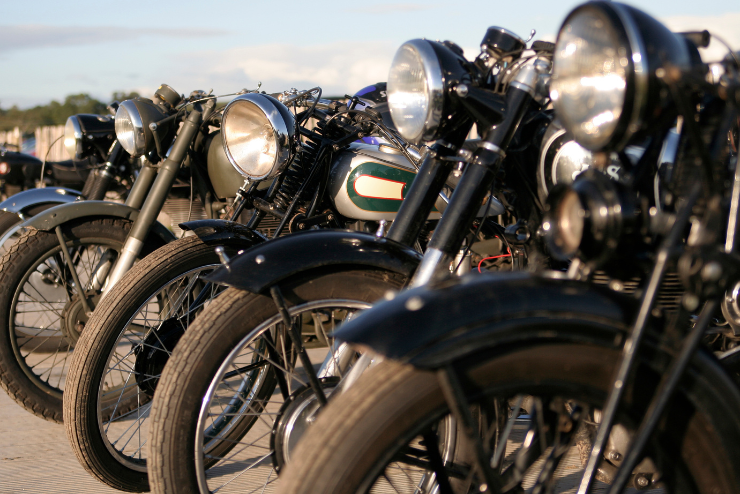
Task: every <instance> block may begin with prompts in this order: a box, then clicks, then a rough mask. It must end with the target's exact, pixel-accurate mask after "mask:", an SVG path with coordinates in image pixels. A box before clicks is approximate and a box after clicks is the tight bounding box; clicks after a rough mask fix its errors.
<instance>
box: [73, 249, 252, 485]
mask: <svg viewBox="0 0 740 494" xmlns="http://www.w3.org/2000/svg"><path fill="white" fill-rule="evenodd" d="M237 250H238V248H237V247H228V246H227V247H226V251H227V254H228V255H235V254H236V252H237ZM218 266H220V264H219V259H218V256H217V255H216V253H215V252H214V247H213V246H211V245H209V244H206V243H204V242H203V241H202V240H201V239H199V238H198V237H197V236H190V237H186V238H183V239H180V240H176V241H174V242H172V243H169V244H167V245H165V246H164V247H161V248H160V249H158V250H156V251H155V252H153V253H152V254H151V255H149V256H147V257H146V258H145V259H144V260H142V261H141V262H139V263H138V264H137V265H136V266H134V268H133V269H131V271H129V272H128V273H126V275H125V276H124V277H123V278H122V279H121V280H120V282H119V283H118V284H116V286H115V287H114V288H113V289H112V290H111V291H110V293H108V294H106V296H105V298H104V299H103V301H101V303H100V304H99V305H98V307H96V309H95V313H94V314H93V316H92V318H91V319H90V321H89V322H88V323H87V325H86V327H85V332H84V333H83V335H82V336H81V337H80V340H79V341H78V344H77V346H76V347H75V352H74V356H73V358H72V363H71V364H70V370H69V374H68V376H67V386H66V389H65V392H64V423H65V427H66V430H67V437H68V438H69V441H70V444H71V445H72V449H73V450H74V452H75V454H76V455H77V459H78V460H79V461H80V463H81V464H82V465H83V466H84V467H85V469H86V470H87V471H88V472H90V474H92V475H93V476H94V477H96V478H97V479H98V480H100V481H102V482H104V483H106V484H108V485H110V486H113V487H115V488H117V489H119V490H125V491H131V492H142V491H147V490H149V483H148V480H147V474H146V458H145V455H144V453H146V451H145V450H144V449H143V448H142V446H143V441H142V440H139V437H141V438H142V439H143V440H146V430H147V428H148V411H149V407H150V406H151V401H150V398H151V397H150V394H151V389H150V388H149V387H148V385H149V384H152V387H154V386H155V385H156V384H155V383H154V380H155V379H158V377H159V376H158V375H149V374H147V376H146V377H144V376H142V373H140V372H137V368H136V361H137V356H138V354H137V353H134V352H135V351H136V349H137V348H144V347H145V345H146V339H145V338H146V335H151V334H153V331H154V328H159V327H161V321H162V320H163V317H162V314H161V313H162V312H166V315H169V314H170V313H171V312H172V310H173V307H172V306H171V305H169V304H167V301H172V300H173V299H174V300H175V301H177V300H178V299H180V295H183V294H184V293H185V292H183V290H182V287H183V286H185V287H189V289H188V290H187V294H188V295H187V296H185V298H184V299H183V300H182V303H181V304H180V305H178V307H175V309H176V310H177V311H178V312H179V311H181V310H187V308H188V306H189V305H190V303H191V302H192V298H193V294H197V293H198V292H199V290H200V289H201V288H202V286H203V283H202V282H199V281H198V279H199V278H200V277H201V276H203V275H205V274H207V273H209V272H211V271H212V270H213V269H214V268H215V267H218ZM220 291H221V290H220V289H213V290H212V291H211V293H210V296H209V298H207V299H206V302H210V300H211V299H212V298H213V297H215V296H217V295H218V293H220ZM200 307H201V308H202V305H201V306H200ZM197 310H201V309H197ZM149 311H157V312H156V313H154V314H150V312H149ZM191 314H192V313H191ZM165 318H166V317H165ZM142 326H143V327H144V328H145V330H142V329H140V328H141V327H142ZM187 326H188V324H187V318H186V322H185V323H184V327H185V328H187ZM142 333H145V334H142ZM150 338H151V337H150ZM167 346H168V347H169V345H167ZM161 354H162V355H161V357H160V355H159V354H157V355H156V357H157V358H161V359H162V360H163V361H166V352H161ZM116 374H119V375H118V377H117V378H116ZM112 379H116V380H117V383H134V384H133V385H132V386H128V385H124V386H123V387H121V385H120V384H118V385H112V383H110V382H109V381H110V380H112ZM140 381H141V382H142V383H143V385H145V386H147V388H146V391H144V390H143V388H142V387H141V386H139V385H137V384H136V383H139V382H140ZM105 385H108V386H109V387H108V388H107V389H106V388H104V386H105ZM126 388H128V389H126ZM101 390H103V391H101ZM110 396H113V397H114V398H116V400H115V402H113V400H111V399H106V398H107V397H110ZM114 403H115V404H114ZM111 406H114V407H115V410H116V411H115V412H110V407H111ZM105 407H109V408H108V410H105V409H104V408H105ZM142 431H143V434H142ZM121 434H123V435H121ZM114 444H115V445H118V444H125V445H126V446H125V447H124V448H119V447H117V446H114ZM132 452H133V453H132Z"/></svg>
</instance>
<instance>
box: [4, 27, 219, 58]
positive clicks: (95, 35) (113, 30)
mask: <svg viewBox="0 0 740 494" xmlns="http://www.w3.org/2000/svg"><path fill="white" fill-rule="evenodd" d="M220 34H224V33H223V31H220V30H206V29H191V28H188V29H150V28H139V29H133V28H125V27H116V26H100V27H82V26H46V25H40V24H24V25H15V26H0V52H4V53H7V52H9V51H15V50H24V49H26V50H27V49H31V48H47V47H61V46H74V45H92V44H98V43H101V42H110V41H122V40H132V39H136V38H139V37H142V36H162V37H177V38H180V37H193V36H195V37H197V36H214V35H220Z"/></svg>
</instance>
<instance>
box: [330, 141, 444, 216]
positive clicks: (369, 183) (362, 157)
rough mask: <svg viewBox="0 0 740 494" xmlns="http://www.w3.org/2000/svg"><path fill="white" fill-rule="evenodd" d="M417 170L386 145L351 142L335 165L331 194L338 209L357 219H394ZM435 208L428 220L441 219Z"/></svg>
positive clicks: (331, 180) (333, 167)
mask: <svg viewBox="0 0 740 494" xmlns="http://www.w3.org/2000/svg"><path fill="white" fill-rule="evenodd" d="M415 177H416V169H415V168H414V166H413V165H412V164H411V163H409V161H408V160H407V159H406V157H405V156H403V155H402V154H401V153H400V152H399V151H397V150H396V149H395V148H393V147H391V146H389V145H387V144H364V143H358V142H355V143H352V144H351V145H350V146H349V148H348V149H347V150H345V151H343V152H342V153H341V154H340V155H339V157H338V158H337V159H336V161H335V162H334V163H333V164H332V169H331V174H330V177H329V193H330V194H331V197H332V199H333V201H334V205H335V207H336V208H337V211H338V212H339V213H340V214H342V215H344V216H346V217H348V218H354V219H358V220H366V221H378V220H389V221H392V220H393V219H394V218H395V217H396V213H398V209H399V208H400V207H401V202H402V201H403V198H404V194H405V193H406V192H407V191H408V190H409V187H410V186H411V182H413V181H414V178H415ZM440 216H441V214H440V212H439V210H438V209H437V208H435V209H434V210H433V211H432V213H431V214H430V215H429V219H439V218H440Z"/></svg>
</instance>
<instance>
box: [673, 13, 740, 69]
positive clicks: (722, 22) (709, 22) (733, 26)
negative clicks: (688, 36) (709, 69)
mask: <svg viewBox="0 0 740 494" xmlns="http://www.w3.org/2000/svg"><path fill="white" fill-rule="evenodd" d="M660 20H661V22H663V23H664V24H665V25H666V26H668V28H669V29H670V30H671V31H703V30H704V29H706V30H708V31H709V32H710V33H713V34H716V35H717V36H720V37H722V39H724V40H725V41H726V42H727V43H729V44H730V46H731V47H732V48H733V50H736V51H737V50H740V30H738V28H737V26H738V25H740V12H728V13H726V14H722V15H698V16H697V15H676V16H670V17H663V18H661V19H660ZM726 54H727V48H726V47H725V46H724V45H722V44H721V43H719V42H718V41H716V40H714V41H712V43H711V44H710V45H709V47H708V48H707V49H705V50H702V57H703V59H704V60H705V61H708V62H709V61H716V60H720V59H722V58H723V57H724V56H725V55H726Z"/></svg>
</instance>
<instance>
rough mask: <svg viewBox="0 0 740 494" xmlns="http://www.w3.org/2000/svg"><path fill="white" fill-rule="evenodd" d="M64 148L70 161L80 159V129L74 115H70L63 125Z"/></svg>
mask: <svg viewBox="0 0 740 494" xmlns="http://www.w3.org/2000/svg"><path fill="white" fill-rule="evenodd" d="M64 148H65V149H66V150H67V154H69V156H70V158H72V159H80V158H81V157H82V128H81V127H80V121H79V120H78V119H77V116H76V115H72V116H71V117H69V118H68V119H67V123H66V124H64Z"/></svg>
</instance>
